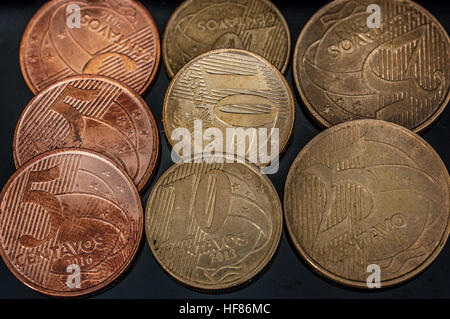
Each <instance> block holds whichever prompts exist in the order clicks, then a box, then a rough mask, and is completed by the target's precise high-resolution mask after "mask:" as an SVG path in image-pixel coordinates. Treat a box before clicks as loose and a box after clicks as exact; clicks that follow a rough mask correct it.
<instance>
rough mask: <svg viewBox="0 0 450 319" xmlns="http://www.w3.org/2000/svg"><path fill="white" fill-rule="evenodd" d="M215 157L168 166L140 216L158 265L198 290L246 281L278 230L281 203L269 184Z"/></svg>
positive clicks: (246, 167)
mask: <svg viewBox="0 0 450 319" xmlns="http://www.w3.org/2000/svg"><path fill="white" fill-rule="evenodd" d="M222 158H224V157H222ZM228 158H229V156H228V155H227V156H226V157H225V159H228ZM217 159H220V156H215V157H209V158H208V160H211V162H210V163H207V162H203V163H182V164H175V165H173V166H172V167H170V168H169V169H168V170H167V171H166V172H165V173H164V174H163V175H162V176H161V177H160V179H159V180H158V182H157V183H156V185H155V187H154V188H153V190H152V192H151V194H150V197H149V200H148V202H147V208H146V215H145V230H146V235H147V240H148V243H149V246H150V249H151V250H152V252H153V255H154V256H155V258H156V260H157V261H158V262H159V264H160V265H161V266H162V267H163V268H164V270H165V271H167V272H168V273H169V274H170V275H171V276H173V277H174V278H175V279H177V280H178V281H180V282H181V283H183V284H185V285H189V286H191V287H195V288H198V289H204V290H220V289H227V288H231V287H235V286H238V285H240V284H243V283H245V282H248V281H249V280H250V279H251V278H253V277H254V276H255V275H256V274H257V273H259V272H260V271H261V270H262V269H263V268H264V267H265V266H266V265H267V263H268V262H269V261H270V259H271V258H272V256H273V254H274V253H275V250H276V248H277V246H278V243H279V241H280V236H281V232H282V208H281V203H280V200H279V198H278V195H277V192H276V190H275V188H274V187H273V185H272V183H271V182H270V180H269V179H268V178H267V177H266V176H265V175H262V174H260V173H259V169H258V168H257V167H256V166H254V165H251V164H248V163H246V162H244V161H237V162H234V163H225V160H223V161H222V162H221V161H220V160H217Z"/></svg>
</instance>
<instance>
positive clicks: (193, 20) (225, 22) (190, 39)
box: [163, 0, 291, 77]
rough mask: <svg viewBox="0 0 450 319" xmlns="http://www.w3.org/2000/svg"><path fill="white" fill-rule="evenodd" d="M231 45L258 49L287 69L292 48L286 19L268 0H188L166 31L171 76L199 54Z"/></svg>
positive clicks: (258, 51)
mask: <svg viewBox="0 0 450 319" xmlns="http://www.w3.org/2000/svg"><path fill="white" fill-rule="evenodd" d="M227 48H235V49H243V50H248V51H251V52H254V53H257V54H259V55H261V56H263V57H264V58H266V59H267V60H269V61H270V62H271V63H272V64H273V65H274V66H275V67H277V68H278V70H280V71H281V72H282V73H284V72H285V71H286V69H287V66H288V64H289V57H290V51H291V38H290V33H289V28H288V25H287V23H286V20H285V19H284V17H283V15H282V14H281V12H280V11H279V10H278V9H277V8H276V7H275V6H274V5H273V3H271V2H270V1H268V0H232V1H228V0H218V1H203V0H187V1H184V2H183V3H182V4H181V5H180V6H179V7H178V8H177V9H176V10H175V12H174V13H173V14H172V16H171V17H170V20H169V22H168V23H167V27H166V29H165V31H164V36H163V58H164V64H165V66H166V70H167V73H168V74H169V76H170V77H174V76H175V74H176V73H177V72H178V71H179V70H180V69H181V68H182V67H183V65H185V64H186V63H187V62H188V61H190V60H192V59H193V58H195V57H196V56H198V55H200V54H202V53H205V52H207V51H210V50H215V49H227Z"/></svg>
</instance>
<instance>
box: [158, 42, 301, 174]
mask: <svg viewBox="0 0 450 319" xmlns="http://www.w3.org/2000/svg"><path fill="white" fill-rule="evenodd" d="M162 113H163V114H162V117H163V124H164V132H165V133H166V135H167V138H168V141H169V143H170V144H171V145H172V146H174V145H175V144H177V145H178V146H180V147H181V146H187V147H186V148H184V149H182V150H181V151H183V152H184V153H183V152H180V154H179V155H180V156H183V157H184V156H186V155H191V154H196V153H198V152H195V151H193V150H195V148H196V147H198V148H201V150H202V151H205V150H206V149H207V148H208V147H209V146H210V145H211V141H210V140H208V139H207V138H203V139H202V138H201V140H198V139H196V138H195V134H199V135H200V136H203V137H204V136H206V135H208V134H209V133H208V132H207V130H208V129H218V130H220V133H221V134H220V135H221V137H222V138H219V137H218V136H215V139H216V141H217V140H218V139H220V140H221V142H222V143H221V144H222V145H221V146H220V145H219V144H220V143H218V144H216V146H217V145H219V146H218V147H219V153H221V152H224V153H233V154H236V153H234V152H233V151H230V149H225V147H229V146H230V145H227V144H226V139H227V138H228V139H230V140H232V139H231V138H230V134H232V133H230V132H231V130H232V129H236V128H239V129H243V130H244V129H249V130H248V132H250V133H249V136H248V140H247V141H246V142H244V143H242V145H243V146H244V148H245V151H246V154H238V155H239V156H241V157H246V158H247V159H249V158H252V157H253V156H254V155H255V153H258V152H260V150H261V149H265V150H268V152H267V154H268V155H267V156H268V157H269V158H270V159H274V158H275V157H278V156H279V153H280V152H281V151H282V150H283V149H284V147H285V146H286V144H287V142H288V140H289V137H290V135H291V133H292V128H293V125H294V115H295V104H294V97H293V96H292V92H291V89H290V88H289V85H288V84H287V82H286V79H285V78H284V77H283V75H282V74H281V73H280V72H279V71H278V70H277V69H276V68H275V67H274V66H272V65H271V64H270V63H269V62H268V61H267V60H265V59H264V58H262V57H260V56H258V55H256V54H254V53H251V52H248V51H244V50H237V49H220V50H215V51H209V52H207V53H204V54H202V55H200V56H198V57H196V58H195V59H193V60H191V61H190V62H189V63H188V64H186V65H185V66H184V67H183V69H182V70H181V71H180V72H178V73H177V75H176V76H175V77H174V78H173V79H172V82H171V83H170V85H169V88H168V89H167V92H166V96H165V99H164V105H163V112H162ZM196 123H200V125H198V126H196ZM199 126H201V128H199V129H196V128H197V127H199ZM183 128H185V129H187V130H188V131H189V132H190V136H191V137H192V138H191V139H189V140H188V141H184V140H183V141H177V142H175V141H174V139H173V138H172V136H173V135H178V134H175V133H177V132H174V131H176V130H178V129H183ZM263 130H265V132H266V135H260V133H261V132H262V131H263ZM273 130H276V131H277V132H278V133H277V134H278V136H277V137H276V138H275V137H274V135H272V134H271V132H272V131H273ZM196 131H197V132H196ZM211 135H216V134H215V133H211ZM275 140H276V141H275ZM234 141H235V142H236V141H237V139H234ZM274 142H276V143H277V149H275V148H273V145H274ZM189 145H192V147H191V148H190V149H191V151H192V152H191V154H185V153H187V152H188V151H186V149H187V150H189ZM251 145H253V146H255V148H253V146H251ZM231 146H233V145H231ZM234 146H235V145H234ZM234 146H233V147H234ZM220 147H222V149H220ZM237 149H238V147H237V146H236V147H235V148H234V150H237ZM216 150H217V149H216ZM252 150H257V151H255V152H252ZM259 155H261V153H259ZM269 161H270V160H269ZM269 161H264V160H262V157H261V156H256V155H255V156H254V158H252V160H251V162H252V163H253V164H257V165H258V166H264V165H267V164H268V162H269Z"/></svg>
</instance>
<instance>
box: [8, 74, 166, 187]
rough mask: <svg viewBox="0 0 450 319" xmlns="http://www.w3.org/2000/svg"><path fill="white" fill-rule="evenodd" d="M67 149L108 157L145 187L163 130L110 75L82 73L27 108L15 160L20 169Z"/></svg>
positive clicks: (18, 129)
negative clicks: (54, 150)
mask: <svg viewBox="0 0 450 319" xmlns="http://www.w3.org/2000/svg"><path fill="white" fill-rule="evenodd" d="M65 147H81V148H86V149H91V150H94V151H97V152H99V153H102V154H103V155H106V156H108V157H109V158H110V159H112V160H113V161H114V162H115V163H116V164H118V165H119V166H121V167H122V168H123V169H124V170H125V171H126V172H127V173H128V175H129V176H130V177H131V178H132V179H133V181H134V183H135V184H136V185H137V187H138V188H139V189H142V188H143V187H144V186H145V184H146V182H147V181H148V179H149V178H150V176H151V173H152V172H153V170H154V168H155V165H156V162H157V159H158V154H159V137H158V129H157V126H156V123H155V120H154V118H153V115H152V113H151V112H150V110H149V108H148V106H147V104H146V103H145V102H144V100H143V99H142V98H141V97H140V96H138V95H137V94H136V93H134V92H133V91H132V90H131V89H129V88H127V87H126V86H124V85H122V84H120V83H119V82H117V81H114V80H111V79H108V78H105V77H99V76H92V75H78V76H75V77H71V78H68V79H64V80H61V81H59V82H57V83H55V84H53V85H52V86H50V87H48V88H47V89H45V90H43V91H42V92H40V93H39V94H38V95H37V96H36V97H35V98H34V99H33V100H31V102H30V103H29V104H28V106H27V107H26V108H25V110H24V111H23V113H22V116H21V117H20V119H19V122H18V124H17V127H16V132H15V135H14V145H13V149H14V162H15V164H16V167H20V166H22V165H23V164H24V163H25V162H27V161H29V160H30V159H32V158H33V157H34V156H36V155H38V154H41V153H44V152H46V151H49V150H52V149H57V148H65Z"/></svg>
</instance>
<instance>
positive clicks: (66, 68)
mask: <svg viewBox="0 0 450 319" xmlns="http://www.w3.org/2000/svg"><path fill="white" fill-rule="evenodd" d="M159 58H160V43H159V35H158V30H157V29H156V25H155V22H154V21H153V18H152V17H151V15H150V13H149V12H148V11H147V10H146V9H145V7H144V6H142V5H141V4H140V3H139V2H138V1H135V0H113V1H88V0H79V1H72V0H54V1H49V2H48V3H47V4H45V5H44V6H43V7H42V8H41V9H40V10H39V11H38V12H37V13H36V14H35V15H34V17H33V18H32V19H31V21H30V22H29V24H28V26H27V29H26V30H25V33H24V35H23V38H22V44H21V47H20V65H21V68H22V73H23V75H24V78H25V80H26V82H27V84H28V86H29V87H30V89H31V90H32V91H33V93H35V94H36V93H37V92H39V91H41V90H43V89H44V88H46V87H47V86H49V85H50V84H52V83H54V82H56V81H58V80H61V79H64V78H66V77H69V76H73V75H77V74H100V75H105V76H108V77H111V78H114V79H116V80H119V81H121V82H123V83H125V84H127V85H128V86H130V87H131V88H132V89H133V90H135V91H136V92H138V93H140V94H141V93H143V92H144V91H145V90H146V88H147V87H148V86H149V85H150V82H152V80H153V78H154V76H155V74H156V71H157V69H158V65H159Z"/></svg>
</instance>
